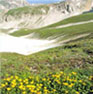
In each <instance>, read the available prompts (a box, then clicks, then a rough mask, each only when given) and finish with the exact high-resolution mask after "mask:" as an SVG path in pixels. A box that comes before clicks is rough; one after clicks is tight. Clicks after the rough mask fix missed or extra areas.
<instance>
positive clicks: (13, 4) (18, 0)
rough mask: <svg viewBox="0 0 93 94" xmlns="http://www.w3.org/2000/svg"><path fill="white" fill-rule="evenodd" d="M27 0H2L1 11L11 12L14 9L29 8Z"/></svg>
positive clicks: (0, 2) (0, 0)
mask: <svg viewBox="0 0 93 94" xmlns="http://www.w3.org/2000/svg"><path fill="white" fill-rule="evenodd" d="M27 5H29V3H27V1H26V0H0V10H5V11H6V10H9V9H12V8H17V7H23V6H27Z"/></svg>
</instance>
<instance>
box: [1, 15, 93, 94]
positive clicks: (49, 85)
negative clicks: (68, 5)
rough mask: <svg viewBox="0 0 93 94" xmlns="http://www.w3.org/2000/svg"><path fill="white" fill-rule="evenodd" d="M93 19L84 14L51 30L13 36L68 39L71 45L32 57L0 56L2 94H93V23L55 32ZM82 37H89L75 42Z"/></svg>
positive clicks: (14, 34)
mask: <svg viewBox="0 0 93 94" xmlns="http://www.w3.org/2000/svg"><path fill="white" fill-rule="evenodd" d="M92 19H93V14H92V13H89V14H83V15H80V16H75V17H71V18H68V19H65V20H64V21H62V22H59V23H56V24H54V25H51V26H49V27H44V28H40V29H33V30H31V29H21V30H19V31H16V32H14V33H12V34H11V35H13V36H17V37H20V36H24V35H29V34H31V33H34V34H36V36H33V37H34V38H41V39H48V38H52V39H55V38H59V40H58V41H57V42H62V41H63V40H67V39H69V41H67V42H65V44H62V45H60V46H59V47H56V48H51V49H48V50H45V51H41V52H38V53H35V54H32V55H28V56H23V55H19V54H16V53H0V55H1V57H0V58H1V68H2V70H1V73H0V75H1V78H2V81H1V82H2V85H1V89H2V94H6V92H8V93H10V94H15V92H17V93H18V94H22V93H23V94H92V92H93V90H92V88H93V84H92V79H93V22H90V23H86V24H82V25H76V26H70V27H65V28H58V29H56V28H54V27H56V26H60V25H63V24H68V23H74V22H81V21H87V20H92ZM50 27H52V28H50ZM82 34H88V35H87V36H85V37H80V38H76V39H74V40H71V39H72V38H73V37H77V36H80V35H82ZM62 36H63V37H62ZM31 38H32V37H31Z"/></svg>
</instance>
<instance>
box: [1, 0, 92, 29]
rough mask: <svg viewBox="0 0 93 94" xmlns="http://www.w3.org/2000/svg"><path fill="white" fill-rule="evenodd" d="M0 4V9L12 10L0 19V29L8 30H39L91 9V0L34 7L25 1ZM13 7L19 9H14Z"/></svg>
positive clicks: (69, 1)
mask: <svg viewBox="0 0 93 94" xmlns="http://www.w3.org/2000/svg"><path fill="white" fill-rule="evenodd" d="M2 1H3V2H2ZM0 2H2V3H0V6H1V7H2V8H7V9H11V8H13V9H12V10H9V11H8V12H6V13H4V14H3V16H2V17H0V18H1V20H0V21H1V22H2V23H3V24H2V25H0V27H3V25H4V27H8V28H13V27H16V28H31V29H32V28H39V27H43V26H47V25H49V24H53V23H55V22H58V21H60V20H62V19H65V18H67V17H70V16H73V15H77V14H80V13H82V12H85V11H89V10H90V9H91V8H92V7H93V0H66V1H64V2H59V3H56V4H49V5H34V6H33V5H29V4H28V3H27V2H26V1H25V0H7V1H6V0H0ZM4 2H6V3H4ZM5 5H6V6H5ZM28 5H29V6H28ZM22 6H27V7H22ZM15 7H21V8H16V9H14V8H15ZM11 23H12V24H11Z"/></svg>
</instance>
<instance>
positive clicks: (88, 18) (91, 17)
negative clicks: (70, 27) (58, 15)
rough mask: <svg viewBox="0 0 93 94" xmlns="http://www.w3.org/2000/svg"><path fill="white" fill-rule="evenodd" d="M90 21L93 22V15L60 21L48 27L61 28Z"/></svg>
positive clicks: (82, 15)
mask: <svg viewBox="0 0 93 94" xmlns="http://www.w3.org/2000/svg"><path fill="white" fill-rule="evenodd" d="M88 20H93V13H85V14H81V15H78V16H73V17H70V18H67V19H65V20H63V21H60V22H58V23H55V24H52V25H49V26H47V27H56V26H60V25H65V24H70V23H77V22H82V21H88Z"/></svg>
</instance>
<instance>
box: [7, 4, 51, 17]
mask: <svg viewBox="0 0 93 94" xmlns="http://www.w3.org/2000/svg"><path fill="white" fill-rule="evenodd" d="M41 9H44V10H45V11H46V13H47V12H48V10H49V7H48V6H43V5H41V6H34V7H31V6H25V7H20V8H16V9H11V10H9V11H8V12H7V13H6V15H7V16H8V15H11V16H17V17H18V16H20V15H22V14H31V15H36V14H37V15H38V14H44V13H43V12H42V10H41Z"/></svg>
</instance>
